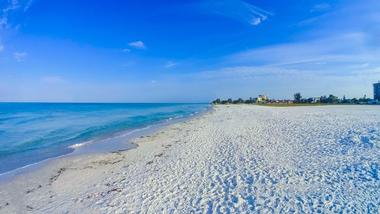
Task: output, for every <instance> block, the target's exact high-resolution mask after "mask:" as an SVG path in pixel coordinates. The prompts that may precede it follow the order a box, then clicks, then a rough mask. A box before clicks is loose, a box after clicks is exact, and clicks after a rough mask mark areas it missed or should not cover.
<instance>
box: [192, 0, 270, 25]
mask: <svg viewBox="0 0 380 214" xmlns="http://www.w3.org/2000/svg"><path fill="white" fill-rule="evenodd" d="M199 6H200V8H201V9H202V10H204V11H205V12H208V13H213V14H215V15H222V16H225V17H228V18H231V19H235V20H238V21H240V22H244V23H247V24H250V25H253V26H257V25H259V24H261V23H262V22H263V21H265V20H267V19H268V17H270V16H273V15H274V14H273V13H271V12H269V11H266V10H264V9H261V8H259V7H257V6H255V5H252V4H250V3H248V2H246V1H243V0H219V1H215V0H203V1H201V2H200V4H199Z"/></svg>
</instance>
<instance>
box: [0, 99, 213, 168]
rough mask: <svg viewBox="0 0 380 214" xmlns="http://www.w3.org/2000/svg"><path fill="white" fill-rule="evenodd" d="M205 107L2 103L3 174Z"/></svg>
mask: <svg viewBox="0 0 380 214" xmlns="http://www.w3.org/2000/svg"><path fill="white" fill-rule="evenodd" d="M206 108H208V105H207V104H84V103H83V104H73V103H0V174H1V173H4V172H7V171H10V170H13V169H16V168H20V167H23V166H26V165H29V164H32V163H36V162H39V161H42V160H45V159H48V158H52V157H57V156H60V155H64V154H68V153H70V152H72V151H74V149H75V148H77V147H80V146H82V145H84V144H86V143H89V142H93V141H103V142H112V139H111V140H110V141H106V140H104V139H105V138H108V137H110V136H113V137H114V135H115V134H117V133H123V134H125V133H126V131H133V130H136V129H141V128H144V127H148V126H150V125H152V124H157V123H160V122H163V121H167V120H171V119H175V118H182V117H188V116H190V115H193V114H195V113H197V112H201V111H204V110H205V109H206ZM109 145H110V146H111V145H112V144H111V143H110V144H109ZM125 146H126V147H127V146H128V145H125ZM98 148H99V146H98ZM103 148H104V149H107V145H105V146H103Z"/></svg>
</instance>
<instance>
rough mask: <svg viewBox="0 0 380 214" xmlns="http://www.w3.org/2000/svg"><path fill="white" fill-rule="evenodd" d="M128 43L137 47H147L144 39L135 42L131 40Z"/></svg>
mask: <svg viewBox="0 0 380 214" xmlns="http://www.w3.org/2000/svg"><path fill="white" fill-rule="evenodd" d="M128 45H129V46H130V47H132V48H136V49H146V46H145V44H144V42H143V41H140V40H139V41H133V42H130V43H128Z"/></svg>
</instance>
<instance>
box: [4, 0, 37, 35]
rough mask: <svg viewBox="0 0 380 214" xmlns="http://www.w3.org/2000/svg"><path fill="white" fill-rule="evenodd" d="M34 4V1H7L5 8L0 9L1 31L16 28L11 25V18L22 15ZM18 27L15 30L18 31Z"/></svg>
mask: <svg viewBox="0 0 380 214" xmlns="http://www.w3.org/2000/svg"><path fill="white" fill-rule="evenodd" d="M32 3H33V0H24V1H18V0H9V1H7V3H6V4H5V5H4V7H3V8H2V9H0V30H4V29H9V28H11V29H13V28H14V26H12V24H11V23H9V17H11V16H14V15H20V14H22V13H20V12H26V11H27V10H28V9H29V8H30V6H31V5H32ZM18 26H19V25H16V29H15V30H17V28H18Z"/></svg>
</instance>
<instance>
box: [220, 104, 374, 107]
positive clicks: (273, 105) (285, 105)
mask: <svg viewBox="0 0 380 214" xmlns="http://www.w3.org/2000/svg"><path fill="white" fill-rule="evenodd" d="M213 105H215V106H228V105H231V106H232V105H257V106H266V107H302V106H380V105H379V104H350V103H336V104H330V103H315V104H313V103H278V104H276V103H255V104H246V103H238V104H233V103H229V104H213Z"/></svg>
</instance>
